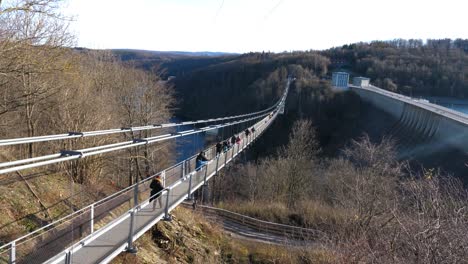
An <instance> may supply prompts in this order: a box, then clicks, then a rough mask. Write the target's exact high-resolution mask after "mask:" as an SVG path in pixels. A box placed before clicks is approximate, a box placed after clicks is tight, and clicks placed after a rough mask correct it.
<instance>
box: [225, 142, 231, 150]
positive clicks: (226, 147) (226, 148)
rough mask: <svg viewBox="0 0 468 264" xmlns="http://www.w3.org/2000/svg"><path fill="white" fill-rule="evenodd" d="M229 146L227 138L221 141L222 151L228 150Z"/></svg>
mask: <svg viewBox="0 0 468 264" xmlns="http://www.w3.org/2000/svg"><path fill="white" fill-rule="evenodd" d="M230 147H231V145H229V140H225V141H224V142H223V151H224V152H228V150H229V148H230Z"/></svg>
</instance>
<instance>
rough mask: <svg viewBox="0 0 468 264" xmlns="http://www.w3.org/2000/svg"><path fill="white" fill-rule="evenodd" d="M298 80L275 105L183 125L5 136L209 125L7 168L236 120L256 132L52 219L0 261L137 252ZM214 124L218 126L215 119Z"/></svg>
mask: <svg viewBox="0 0 468 264" xmlns="http://www.w3.org/2000/svg"><path fill="white" fill-rule="evenodd" d="M291 81H292V78H288V80H287V83H286V87H285V89H284V92H283V94H282V96H281V98H280V99H279V100H278V101H277V102H276V103H275V104H274V105H273V106H271V107H269V108H267V109H264V110H262V111H257V112H253V113H248V114H243V115H235V116H228V117H221V118H214V119H207V120H197V121H189V122H182V123H168V124H154V125H146V126H139V127H124V128H118V129H109V130H99V131H89V132H80V131H73V132H68V133H64V134H57V135H47V136H38V137H28V138H16V139H4V140H0V146H12V145H21V144H31V143H37V142H46V143H47V142H50V141H60V140H67V139H80V138H85V137H97V136H103V135H110V134H118V133H125V132H135V131H145V130H154V129H161V128H171V127H179V126H181V125H205V126H203V127H201V128H194V129H188V130H185V131H178V132H172V133H167V134H162V135H158V136H154V137H147V138H135V139H133V140H130V141H124V142H118V143H112V144H106V145H100V146H94V147H91V148H86V149H77V150H62V151H60V152H58V153H53V154H49V155H44V156H39V157H32V158H28V159H21V160H15V161H10V162H4V163H0V174H7V173H11V172H18V171H22V170H27V169H32V168H37V167H43V166H48V165H51V164H57V163H63V162H70V161H73V160H79V159H85V158H87V157H90V156H94V155H102V154H105V153H109V152H115V151H120V150H123V149H129V148H134V147H138V146H143V145H150V144H154V143H157V142H163V141H167V140H171V139H176V138H181V137H186V136H189V135H194V134H198V133H204V132H207V131H212V130H216V129H220V128H225V127H232V126H235V125H237V124H244V125H245V127H249V128H255V129H254V132H253V133H251V134H250V135H246V134H245V133H243V130H240V131H237V133H236V134H237V135H238V136H239V137H240V139H241V140H240V143H238V144H234V145H233V146H232V147H231V148H230V149H229V150H227V151H225V152H222V153H220V154H216V150H215V146H211V147H209V148H207V149H205V153H206V157H207V158H208V159H209V162H208V163H207V164H206V165H205V166H204V167H202V168H201V169H200V168H196V167H195V166H196V156H192V157H189V158H187V159H185V160H183V161H181V162H179V163H177V164H175V165H173V166H171V167H169V168H167V169H165V170H163V171H161V172H159V173H156V174H154V175H152V176H150V177H148V178H146V179H144V180H141V181H139V182H137V183H135V184H133V185H131V186H129V187H127V188H124V189H122V190H120V191H118V192H116V193H113V194H111V195H109V196H107V197H105V198H104V199H101V200H99V201H97V202H94V203H92V204H90V205H88V206H85V207H83V208H81V209H79V210H76V211H75V212H73V213H71V214H69V215H67V216H65V217H62V218H60V219H58V220H56V221H53V222H52V223H49V224H47V225H45V226H43V227H41V228H38V229H36V230H34V231H32V232H30V233H28V234H26V235H24V236H21V237H18V238H16V239H14V240H13V241H11V242H9V243H7V244H4V245H2V246H0V263H66V264H70V263H80V264H83V263H108V262H110V261H111V260H112V259H113V258H115V257H116V256H117V255H118V254H120V253H121V252H123V251H127V252H135V251H136V248H135V247H134V245H133V243H134V241H135V240H137V239H138V238H139V237H140V236H142V235H143V234H144V233H145V232H146V231H148V230H149V229H150V228H151V227H152V226H154V225H155V224H156V223H157V222H158V221H161V220H164V221H170V220H171V215H170V212H171V210H173V209H174V208H175V207H177V206H178V205H180V204H181V203H182V202H183V201H184V200H186V199H191V198H192V197H193V193H194V192H195V191H196V190H198V189H200V188H202V187H203V186H207V183H208V181H209V180H210V178H212V177H214V176H215V175H217V173H218V172H219V171H220V170H221V169H223V168H225V167H226V166H227V165H228V164H229V163H231V162H232V161H233V160H234V159H235V158H236V157H237V156H238V155H240V154H241V153H242V152H243V151H244V150H245V149H246V148H247V147H249V146H250V145H251V144H252V143H253V142H254V141H255V140H256V139H257V138H258V137H260V136H261V135H262V134H263V133H264V131H265V130H266V129H267V128H268V127H269V126H270V125H271V124H272V122H274V120H275V119H276V117H277V116H278V114H280V113H282V112H283V111H284V105H285V102H286V97H287V94H288V90H289V86H290V83H291ZM208 124H211V125H208ZM158 175H159V176H161V177H162V180H163V183H164V186H165V189H164V190H163V191H161V192H160V193H158V194H155V195H154V196H157V195H160V197H162V201H163V204H162V206H161V207H159V208H158V207H154V206H153V205H152V204H150V202H149V200H150V198H151V197H148V196H149V190H150V188H149V185H150V182H151V180H152V179H153V178H154V177H156V176H158Z"/></svg>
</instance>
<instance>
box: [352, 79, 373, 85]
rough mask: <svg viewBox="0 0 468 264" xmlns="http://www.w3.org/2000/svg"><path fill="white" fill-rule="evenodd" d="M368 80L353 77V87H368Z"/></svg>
mask: <svg viewBox="0 0 468 264" xmlns="http://www.w3.org/2000/svg"><path fill="white" fill-rule="evenodd" d="M369 84H370V79H369V78H366V77H354V78H353V85H354V86H369Z"/></svg>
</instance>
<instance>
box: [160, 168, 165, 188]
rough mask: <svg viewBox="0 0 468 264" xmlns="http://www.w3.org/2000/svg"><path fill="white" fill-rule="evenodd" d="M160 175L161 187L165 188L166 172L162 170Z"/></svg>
mask: <svg viewBox="0 0 468 264" xmlns="http://www.w3.org/2000/svg"><path fill="white" fill-rule="evenodd" d="M161 175H162V176H161V178H162V180H163V186H164V187H166V171H165V170H163V171H162V172H161Z"/></svg>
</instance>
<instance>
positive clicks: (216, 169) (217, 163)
mask: <svg viewBox="0 0 468 264" xmlns="http://www.w3.org/2000/svg"><path fill="white" fill-rule="evenodd" d="M219 156H221V155H219ZM219 156H218V157H217V158H216V168H215V175H218V165H219Z"/></svg>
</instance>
